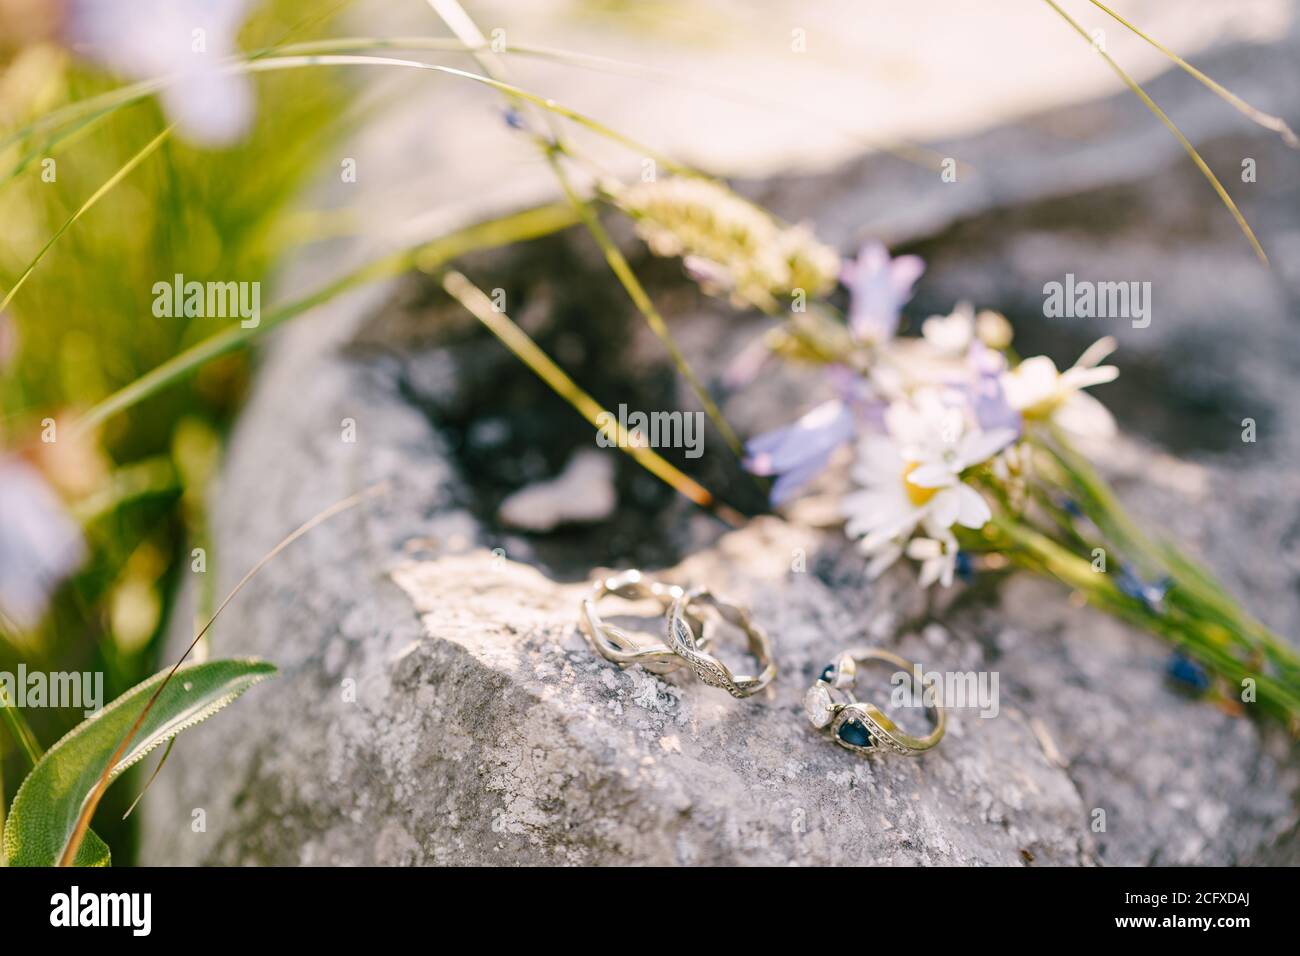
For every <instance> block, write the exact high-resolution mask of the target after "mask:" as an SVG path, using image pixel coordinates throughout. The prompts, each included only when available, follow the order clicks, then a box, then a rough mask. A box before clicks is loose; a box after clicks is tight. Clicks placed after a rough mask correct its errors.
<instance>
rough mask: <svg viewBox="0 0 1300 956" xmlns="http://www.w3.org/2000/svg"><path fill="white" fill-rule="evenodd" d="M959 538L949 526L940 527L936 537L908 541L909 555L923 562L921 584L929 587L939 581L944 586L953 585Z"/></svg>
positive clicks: (914, 559)
mask: <svg viewBox="0 0 1300 956" xmlns="http://www.w3.org/2000/svg"><path fill="white" fill-rule="evenodd" d="M958 550H959V548H958V546H957V539H956V537H954V536H953V533H952V532H951V531H949V530H948V529H947V528H943V529H938V530H937V531H936V532H935V534H934V537H931V538H913V539H912V540H911V541H909V542H908V543H907V556H908V557H909V558H911V559H912V560H913V561H920V562H921V575H920V579H919V582H918V583H919V584H920V585H921V587H923V588H928V587H929V586H930V585H931V584H934V583H935V582H936V581H938V582H939V583H940V584H942V585H943V586H944V587H951V586H952V578H953V575H954V574H955V573H956V571H957V552H958Z"/></svg>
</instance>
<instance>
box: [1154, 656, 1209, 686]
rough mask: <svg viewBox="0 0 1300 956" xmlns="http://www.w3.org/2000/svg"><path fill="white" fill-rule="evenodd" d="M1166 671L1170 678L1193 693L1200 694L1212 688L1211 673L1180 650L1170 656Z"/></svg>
mask: <svg viewBox="0 0 1300 956" xmlns="http://www.w3.org/2000/svg"><path fill="white" fill-rule="evenodd" d="M1165 673H1167V674H1168V675H1169V678H1170V680H1172V681H1174V683H1176V684H1178V685H1179V686H1180V687H1182V688H1183V689H1184V690H1186V691H1188V692H1189V693H1191V694H1194V695H1198V696H1199V695H1200V694H1204V693H1205V692H1206V691H1207V690H1209V689H1210V675H1209V673H1208V672H1207V671H1206V670H1205V668H1204V667H1202V666H1201V664H1200V663H1199V662H1197V661H1194V660H1192V659H1191V658H1190V657H1188V656H1187V655H1186V654H1183V653H1181V652H1179V651H1175V652H1174V654H1173V656H1172V657H1170V658H1169V664H1168V666H1167V667H1166V669H1165Z"/></svg>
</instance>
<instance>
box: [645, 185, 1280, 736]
mask: <svg viewBox="0 0 1300 956" xmlns="http://www.w3.org/2000/svg"><path fill="white" fill-rule="evenodd" d="M619 201H620V204H621V205H622V206H623V207H624V208H625V209H626V210H627V211H628V212H629V214H631V215H632V216H633V217H634V218H635V219H636V220H637V222H638V228H639V230H640V232H641V235H642V236H643V237H644V238H645V239H646V241H647V242H648V244H649V246H650V248H651V249H652V250H653V251H655V252H657V253H660V254H669V255H680V256H682V257H683V259H684V261H685V263H686V266H687V269H688V271H689V272H690V273H691V274H692V275H693V276H695V277H696V278H697V279H698V280H699V281H700V283H701V284H702V286H703V287H704V288H705V290H706V291H710V292H714V293H724V294H726V295H727V296H728V297H729V298H730V299H731V300H732V302H733V303H735V304H737V305H740V306H749V307H756V308H759V309H762V310H764V311H767V312H769V313H772V314H777V313H778V312H780V311H783V310H782V309H781V307H780V306H779V305H778V303H779V302H781V301H782V300H784V301H785V302H787V303H788V304H789V309H788V311H787V312H786V319H785V321H784V323H783V324H782V325H781V326H780V327H778V328H777V329H776V330H774V331H773V332H772V333H770V334H769V335H768V336H767V337H766V338H765V339H764V340H763V342H762V343H761V349H762V353H763V354H762V355H761V356H759V357H757V358H755V357H754V356H753V355H752V354H751V355H749V356H747V357H744V358H742V360H741V362H740V363H739V364H740V366H742V368H741V369H740V370H739V375H740V377H741V378H752V377H753V376H754V374H755V372H756V370H757V368H758V367H759V366H760V365H761V363H762V362H763V361H765V360H766V359H767V358H768V357H770V356H772V355H776V356H779V357H782V358H784V359H786V360H790V361H798V362H804V363H813V364H815V365H817V366H819V367H821V368H822V369H823V370H824V372H825V375H826V376H827V378H828V380H829V382H830V384H831V386H832V388H833V391H834V393H835V395H836V397H834V398H832V399H831V400H829V401H827V402H825V403H823V404H821V405H818V406H817V407H815V408H812V409H810V410H808V411H807V412H806V413H805V414H804V415H803V416H802V417H801V418H799V419H798V420H797V421H796V422H794V423H793V424H791V425H788V426H786V427H784V428H780V429H778V430H776V431H773V432H770V433H768V434H765V435H760V436H758V437H756V438H754V439H752V440H751V441H750V442H749V444H748V446H747V448H746V452H747V454H746V458H745V464H746V466H747V467H748V469H749V470H750V471H752V472H754V473H755V474H757V475H761V476H767V477H770V478H771V479H773V483H772V486H771V500H772V504H773V505H774V506H780V505H782V504H784V503H786V502H787V501H789V500H790V499H791V498H792V497H793V496H795V495H796V494H797V493H798V492H799V491H800V490H801V489H802V488H804V487H805V486H806V485H807V484H808V483H809V481H810V480H811V479H813V478H814V477H815V476H816V475H817V474H818V473H819V472H821V471H822V470H823V469H824V468H826V466H827V465H828V464H829V463H830V462H831V459H832V457H833V455H834V454H835V453H836V452H837V451H838V450H839V449H841V448H846V447H847V448H851V449H852V453H853V465H852V468H851V472H850V474H851V479H852V488H851V490H849V491H847V492H846V493H844V494H843V495H842V496H841V497H840V500H839V507H840V511H841V514H842V516H843V518H844V520H845V525H844V527H845V531H846V532H847V534H848V535H849V536H850V537H851V538H853V539H855V540H856V541H857V542H858V547H859V548H860V550H861V552H862V554H863V557H864V560H865V561H866V562H867V571H868V573H869V574H870V575H871V576H873V577H874V576H876V575H879V574H881V573H882V572H884V571H885V570H886V569H887V568H889V567H890V566H891V565H893V564H895V563H896V562H898V561H899V560H900V559H903V558H906V559H909V560H910V561H911V562H913V563H915V564H916V565H917V566H918V568H919V583H920V585H921V586H922V587H929V586H931V585H940V586H943V587H948V586H950V585H951V584H952V583H953V581H954V579H955V578H957V577H959V576H960V577H969V576H970V575H971V574H972V573H973V572H974V571H975V570H977V569H998V568H1002V567H1006V566H1008V565H1010V564H1015V565H1018V566H1021V567H1024V568H1027V569H1030V570H1033V571H1036V572H1038V573H1041V574H1044V575H1048V576H1050V577H1054V578H1057V579H1058V580H1060V581H1061V582H1063V583H1065V584H1066V585H1068V586H1069V587H1071V588H1073V589H1075V590H1076V591H1077V592H1078V593H1080V594H1082V595H1083V596H1084V597H1086V598H1087V600H1088V601H1089V602H1090V603H1092V604H1094V605H1095V606H1097V607H1099V608H1102V609H1103V610H1105V611H1108V612H1110V613H1112V614H1114V615H1116V616H1118V617H1120V618H1123V619H1124V620H1126V621H1129V622H1130V623H1133V624H1136V625H1138V626H1141V627H1144V628H1146V629H1148V630H1150V631H1152V632H1153V633H1155V634H1158V635H1160V636H1161V637H1163V638H1165V639H1166V640H1168V641H1169V642H1171V643H1172V644H1174V645H1175V647H1176V648H1177V653H1176V655H1175V657H1174V661H1173V663H1172V664H1171V676H1173V677H1174V678H1175V679H1177V680H1179V681H1180V682H1182V683H1183V684H1186V685H1190V686H1191V688H1192V689H1194V690H1195V691H1197V692H1201V693H1213V694H1214V696H1215V697H1216V698H1217V699H1218V700H1219V702H1220V703H1221V704H1222V705H1223V706H1226V707H1229V708H1231V709H1234V710H1240V709H1241V703H1255V702H1258V703H1259V704H1260V705H1261V706H1262V707H1263V708H1264V709H1265V710H1267V711H1268V712H1270V713H1272V714H1274V715H1276V716H1278V717H1280V718H1282V719H1283V720H1285V721H1287V722H1288V723H1289V724H1290V726H1291V728H1292V729H1293V731H1294V730H1296V729H1297V728H1300V658H1297V656H1296V653H1295V652H1294V651H1293V650H1291V649H1290V648H1288V647H1287V646H1286V645H1285V644H1284V643H1283V642H1282V641H1281V640H1279V639H1278V637H1277V636H1276V635H1274V634H1272V633H1271V632H1270V631H1269V630H1268V629H1267V628H1266V627H1265V626H1264V625H1262V624H1261V623H1260V622H1259V621H1257V620H1256V619H1255V618H1253V617H1252V616H1251V615H1249V614H1248V613H1247V612H1246V611H1245V610H1243V609H1242V608H1241V607H1240V606H1239V604H1238V603H1237V602H1236V601H1235V600H1233V598H1231V597H1230V596H1229V595H1228V594H1227V593H1226V591H1225V590H1224V589H1223V588H1222V587H1221V586H1220V585H1219V584H1218V583H1217V582H1216V581H1215V580H1214V578H1213V577H1212V576H1211V575H1210V574H1209V573H1208V572H1207V571H1205V570H1204V569H1202V568H1201V567H1200V566H1199V565H1198V564H1197V563H1195V562H1194V561H1193V560H1191V559H1190V558H1188V557H1186V556H1185V555H1184V554H1182V553H1181V552H1180V551H1179V550H1178V549H1177V548H1175V547H1174V546H1173V545H1171V544H1169V543H1167V542H1164V541H1159V540H1156V539H1154V538H1152V537H1149V536H1147V535H1145V534H1143V533H1142V532H1141V531H1140V530H1139V529H1138V528H1137V527H1136V525H1135V524H1134V523H1133V522H1132V521H1131V520H1130V519H1129V517H1128V516H1127V515H1126V514H1125V513H1124V510H1123V509H1122V507H1121V506H1120V504H1119V502H1118V501H1117V499H1116V497H1115V495H1114V494H1113V492H1112V491H1111V490H1110V489H1109V488H1108V487H1107V485H1106V483H1105V481H1104V480H1103V479H1102V478H1101V477H1100V475H1099V474H1098V472H1097V471H1096V470H1095V469H1094V467H1093V466H1092V464H1091V463H1090V462H1089V460H1088V458H1087V456H1086V455H1084V454H1083V453H1081V451H1080V449H1081V448H1088V447H1097V443H1098V442H1099V441H1104V440H1106V439H1108V438H1111V437H1113V436H1114V435H1115V433H1116V426H1115V420H1114V418H1113V417H1112V416H1111V414H1110V412H1108V411H1107V409H1106V407H1105V406H1104V405H1102V404H1101V403H1100V402H1099V401H1098V400H1097V399H1096V398H1094V397H1093V396H1092V395H1091V394H1089V391H1088V390H1089V389H1091V388H1093V387H1094V386H1099V385H1104V384H1105V383H1107V382H1111V381H1113V380H1114V379H1115V378H1116V376H1118V374H1119V370H1118V368H1116V367H1115V366H1114V365H1109V364H1103V363H1104V362H1105V361H1106V359H1107V358H1108V357H1109V356H1110V355H1111V353H1112V352H1113V351H1114V350H1115V345H1116V343H1115V341H1114V340H1113V339H1112V338H1109V337H1106V338H1102V339H1100V340H1099V341H1097V342H1096V343H1094V344H1093V345H1092V346H1091V347H1089V348H1088V349H1087V350H1086V351H1085V352H1084V353H1083V354H1082V355H1081V356H1080V357H1079V358H1078V360H1077V361H1076V362H1075V363H1074V365H1073V366H1071V367H1070V368H1068V369H1065V370H1063V371H1062V370H1060V369H1058V368H1057V367H1056V365H1055V363H1054V362H1053V361H1052V360H1051V359H1050V358H1048V357H1046V356H1042V355H1039V356H1034V357H1031V358H1023V359H1022V358H1019V357H1018V356H1017V355H1016V353H1015V351H1014V349H1013V347H1012V328H1011V325H1010V323H1009V322H1008V321H1007V320H1006V319H1005V318H1004V317H1003V316H1002V315H1000V314H998V313H996V312H992V311H987V310H985V311H978V312H977V311H976V310H975V309H974V308H973V307H972V306H971V305H969V304H968V303H961V304H959V305H958V306H957V307H956V308H955V309H954V310H953V311H952V313H951V314H949V315H945V316H931V317H930V318H928V319H925V320H924V321H923V322H922V323H921V324H920V326H919V334H916V335H901V334H899V332H900V321H901V317H902V310H903V306H904V305H905V304H906V303H907V302H908V300H909V299H910V298H911V296H912V289H913V285H914V284H915V282H916V281H917V279H918V278H919V277H920V276H921V273H922V272H923V270H924V265H923V263H922V262H921V260H920V259H918V258H917V257H915V256H903V257H900V258H891V257H890V255H889V254H888V252H887V251H886V250H885V248H884V247H883V246H882V245H879V244H870V245H868V246H866V247H865V248H864V249H863V250H862V251H861V252H860V254H859V255H858V257H857V259H856V260H855V261H849V262H845V263H843V264H840V262H839V259H838V256H837V255H836V254H835V252H834V251H833V250H831V249H829V248H827V247H825V246H823V245H821V244H820V243H818V242H817V241H816V239H815V238H813V236H812V235H811V233H810V232H809V231H808V230H807V229H805V228H803V227H787V226H784V225H783V224H781V223H778V222H777V221H776V220H774V219H773V218H771V217H770V216H768V215H767V214H766V212H764V211H762V210H760V209H759V208H758V207H756V206H753V205H751V204H749V203H747V202H745V201H744V200H742V199H740V198H739V197H737V196H735V195H734V194H732V193H730V192H728V191H726V190H725V189H724V188H723V187H722V186H720V185H717V184H714V183H711V182H708V181H705V180H694V181H690V182H683V181H673V182H669V183H665V184H663V185H656V184H643V185H641V186H638V187H635V188H633V189H631V190H628V191H627V192H626V193H624V194H623V195H622V196H621V197H619ZM840 284H842V285H843V286H844V287H845V288H846V289H847V291H848V306H847V309H846V310H840V309H837V308H836V307H835V306H834V305H833V304H831V302H830V301H829V299H828V295H829V293H831V292H832V291H833V290H834V289H835V288H836V287H837V285H840Z"/></svg>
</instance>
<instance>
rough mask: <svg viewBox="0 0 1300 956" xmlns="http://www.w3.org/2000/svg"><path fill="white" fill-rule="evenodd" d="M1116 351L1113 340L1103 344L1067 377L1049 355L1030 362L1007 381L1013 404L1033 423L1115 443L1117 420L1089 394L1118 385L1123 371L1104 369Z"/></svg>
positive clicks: (1005, 387) (1091, 350)
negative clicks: (1087, 390)
mask: <svg viewBox="0 0 1300 956" xmlns="http://www.w3.org/2000/svg"><path fill="white" fill-rule="evenodd" d="M1113 351H1115V340H1114V339H1113V338H1112V337H1111V336H1109V335H1108V336H1106V337H1105V338H1102V339H1098V340H1097V341H1096V342H1094V343H1093V344H1092V345H1091V346H1089V347H1088V349H1087V350H1086V351H1085V352H1084V353H1083V355H1081V356H1079V360H1078V361H1077V362H1075V363H1074V365H1073V366H1071V367H1070V368H1068V369H1066V370H1065V371H1064V372H1060V371H1057V368H1056V364H1055V363H1054V362H1053V361H1052V360H1051V359H1050V358H1048V357H1047V356H1046V355H1036V356H1034V357H1033V358H1028V359H1025V360H1024V361H1023V362H1021V363H1020V364H1019V365H1017V366H1016V367H1015V368H1014V369H1012V370H1011V371H1009V372H1007V373H1006V374H1005V375H1003V376H1002V389H1003V392H1004V393H1005V395H1006V399H1007V403H1008V404H1009V405H1010V406H1011V407H1012V408H1014V409H1016V410H1017V411H1019V412H1020V413H1021V414H1022V415H1023V416H1024V417H1025V419H1026V420H1028V421H1051V422H1053V423H1055V424H1056V425H1058V426H1060V427H1061V428H1062V429H1063V430H1065V431H1067V432H1069V433H1070V434H1072V435H1076V436H1078V437H1081V438H1110V437H1113V436H1114V434H1115V431H1116V429H1115V419H1114V418H1113V417H1112V416H1111V414H1110V412H1108V411H1107V410H1106V406H1104V405H1102V404H1101V402H1099V401H1097V400H1096V399H1095V398H1093V397H1092V396H1091V395H1087V394H1085V393H1084V392H1083V389H1085V388H1090V387H1091V386H1093V385H1102V384H1104V383H1106V382H1113V381H1115V379H1116V377H1118V375H1119V369H1117V368H1116V367H1115V366H1113V365H1098V364H1097V363H1098V362H1100V361H1101V360H1102V359H1104V358H1105V357H1106V356H1107V355H1109V354H1110V353H1111V352H1113Z"/></svg>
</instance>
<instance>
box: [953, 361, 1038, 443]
mask: <svg viewBox="0 0 1300 956" xmlns="http://www.w3.org/2000/svg"><path fill="white" fill-rule="evenodd" d="M969 362H970V365H971V369H972V371H973V372H974V379H973V381H972V382H970V383H969V384H968V385H967V386H966V389H967V399H968V400H969V402H970V407H971V411H972V412H973V413H974V414H975V421H976V422H977V423H978V424H979V427H980V429H981V430H982V431H986V432H987V431H996V430H998V429H1003V428H1009V429H1011V430H1012V431H1014V432H1015V433H1016V436H1017V437H1019V435H1020V434H1021V432H1022V431H1023V429H1024V418H1023V416H1022V415H1021V414H1020V412H1019V411H1017V410H1016V409H1014V408H1012V407H1011V404H1010V403H1009V402H1008V401H1007V395H1006V391H1005V390H1004V389H1003V388H1002V373H1003V372H1004V371H1005V370H1006V364H1007V363H1006V358H1005V357H1004V356H1003V355H1002V353H1001V352H996V351H994V350H993V349H991V348H989V347H988V346H986V345H985V344H984V343H982V342H980V341H978V340H977V341H975V342H972V343H971V347H970V352H969Z"/></svg>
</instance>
